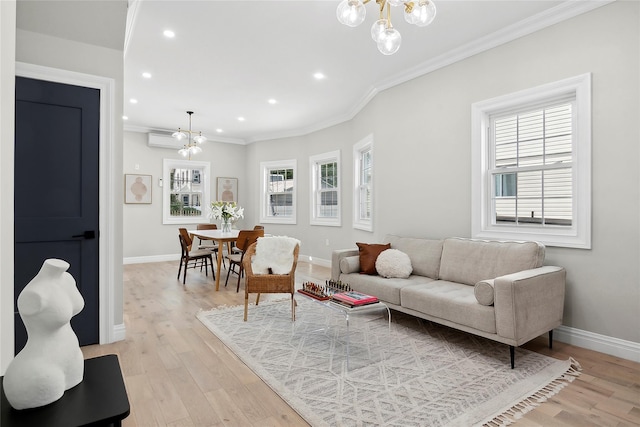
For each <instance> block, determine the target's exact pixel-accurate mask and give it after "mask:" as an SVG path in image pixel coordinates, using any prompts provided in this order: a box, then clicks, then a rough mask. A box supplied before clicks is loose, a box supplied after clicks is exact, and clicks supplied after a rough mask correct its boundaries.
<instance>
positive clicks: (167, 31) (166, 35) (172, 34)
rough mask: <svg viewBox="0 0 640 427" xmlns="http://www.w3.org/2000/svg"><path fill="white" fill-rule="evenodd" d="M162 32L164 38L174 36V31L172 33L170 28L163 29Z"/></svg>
mask: <svg viewBox="0 0 640 427" xmlns="http://www.w3.org/2000/svg"><path fill="white" fill-rule="evenodd" d="M162 34H164V36H165V37H166V38H168V39H172V38H174V37H175V36H176V33H174V32H173V31H171V30H164V32H163V33H162Z"/></svg>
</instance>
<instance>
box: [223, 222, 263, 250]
mask: <svg viewBox="0 0 640 427" xmlns="http://www.w3.org/2000/svg"><path fill="white" fill-rule="evenodd" d="M253 229H254V230H264V225H256V226H254V227H253ZM231 250H232V251H233V252H235V253H242V250H241V249H240V248H238V247H236V246H235V244H233V245H232V247H231Z"/></svg>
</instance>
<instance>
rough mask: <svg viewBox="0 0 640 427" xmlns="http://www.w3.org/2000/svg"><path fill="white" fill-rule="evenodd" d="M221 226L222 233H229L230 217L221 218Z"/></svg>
mask: <svg viewBox="0 0 640 427" xmlns="http://www.w3.org/2000/svg"><path fill="white" fill-rule="evenodd" d="M221 228H222V232H223V233H230V232H231V219H230V218H229V219H223V220H222V224H221Z"/></svg>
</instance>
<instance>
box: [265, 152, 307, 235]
mask: <svg viewBox="0 0 640 427" xmlns="http://www.w3.org/2000/svg"><path fill="white" fill-rule="evenodd" d="M297 165H298V162H297V160H296V159H291V160H277V161H272V162H260V222H263V223H267V224H296V223H297V220H296V218H297V212H298V209H297V208H296V199H297V197H296V194H297V192H298V168H297ZM271 169H293V194H292V195H291V207H292V211H293V214H292V215H291V216H288V217H274V216H269V215H267V210H268V209H269V203H268V202H267V196H268V192H267V186H268V178H267V176H268V174H269V170H271Z"/></svg>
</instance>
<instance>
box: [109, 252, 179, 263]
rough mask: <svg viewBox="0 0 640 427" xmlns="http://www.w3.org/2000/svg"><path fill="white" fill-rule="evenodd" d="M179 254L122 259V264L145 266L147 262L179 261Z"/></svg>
mask: <svg viewBox="0 0 640 427" xmlns="http://www.w3.org/2000/svg"><path fill="white" fill-rule="evenodd" d="M179 260H180V254H168V255H150V256H134V257H127V258H123V259H122V264H125V265H126V264H145V263H148V262H165V261H179Z"/></svg>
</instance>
